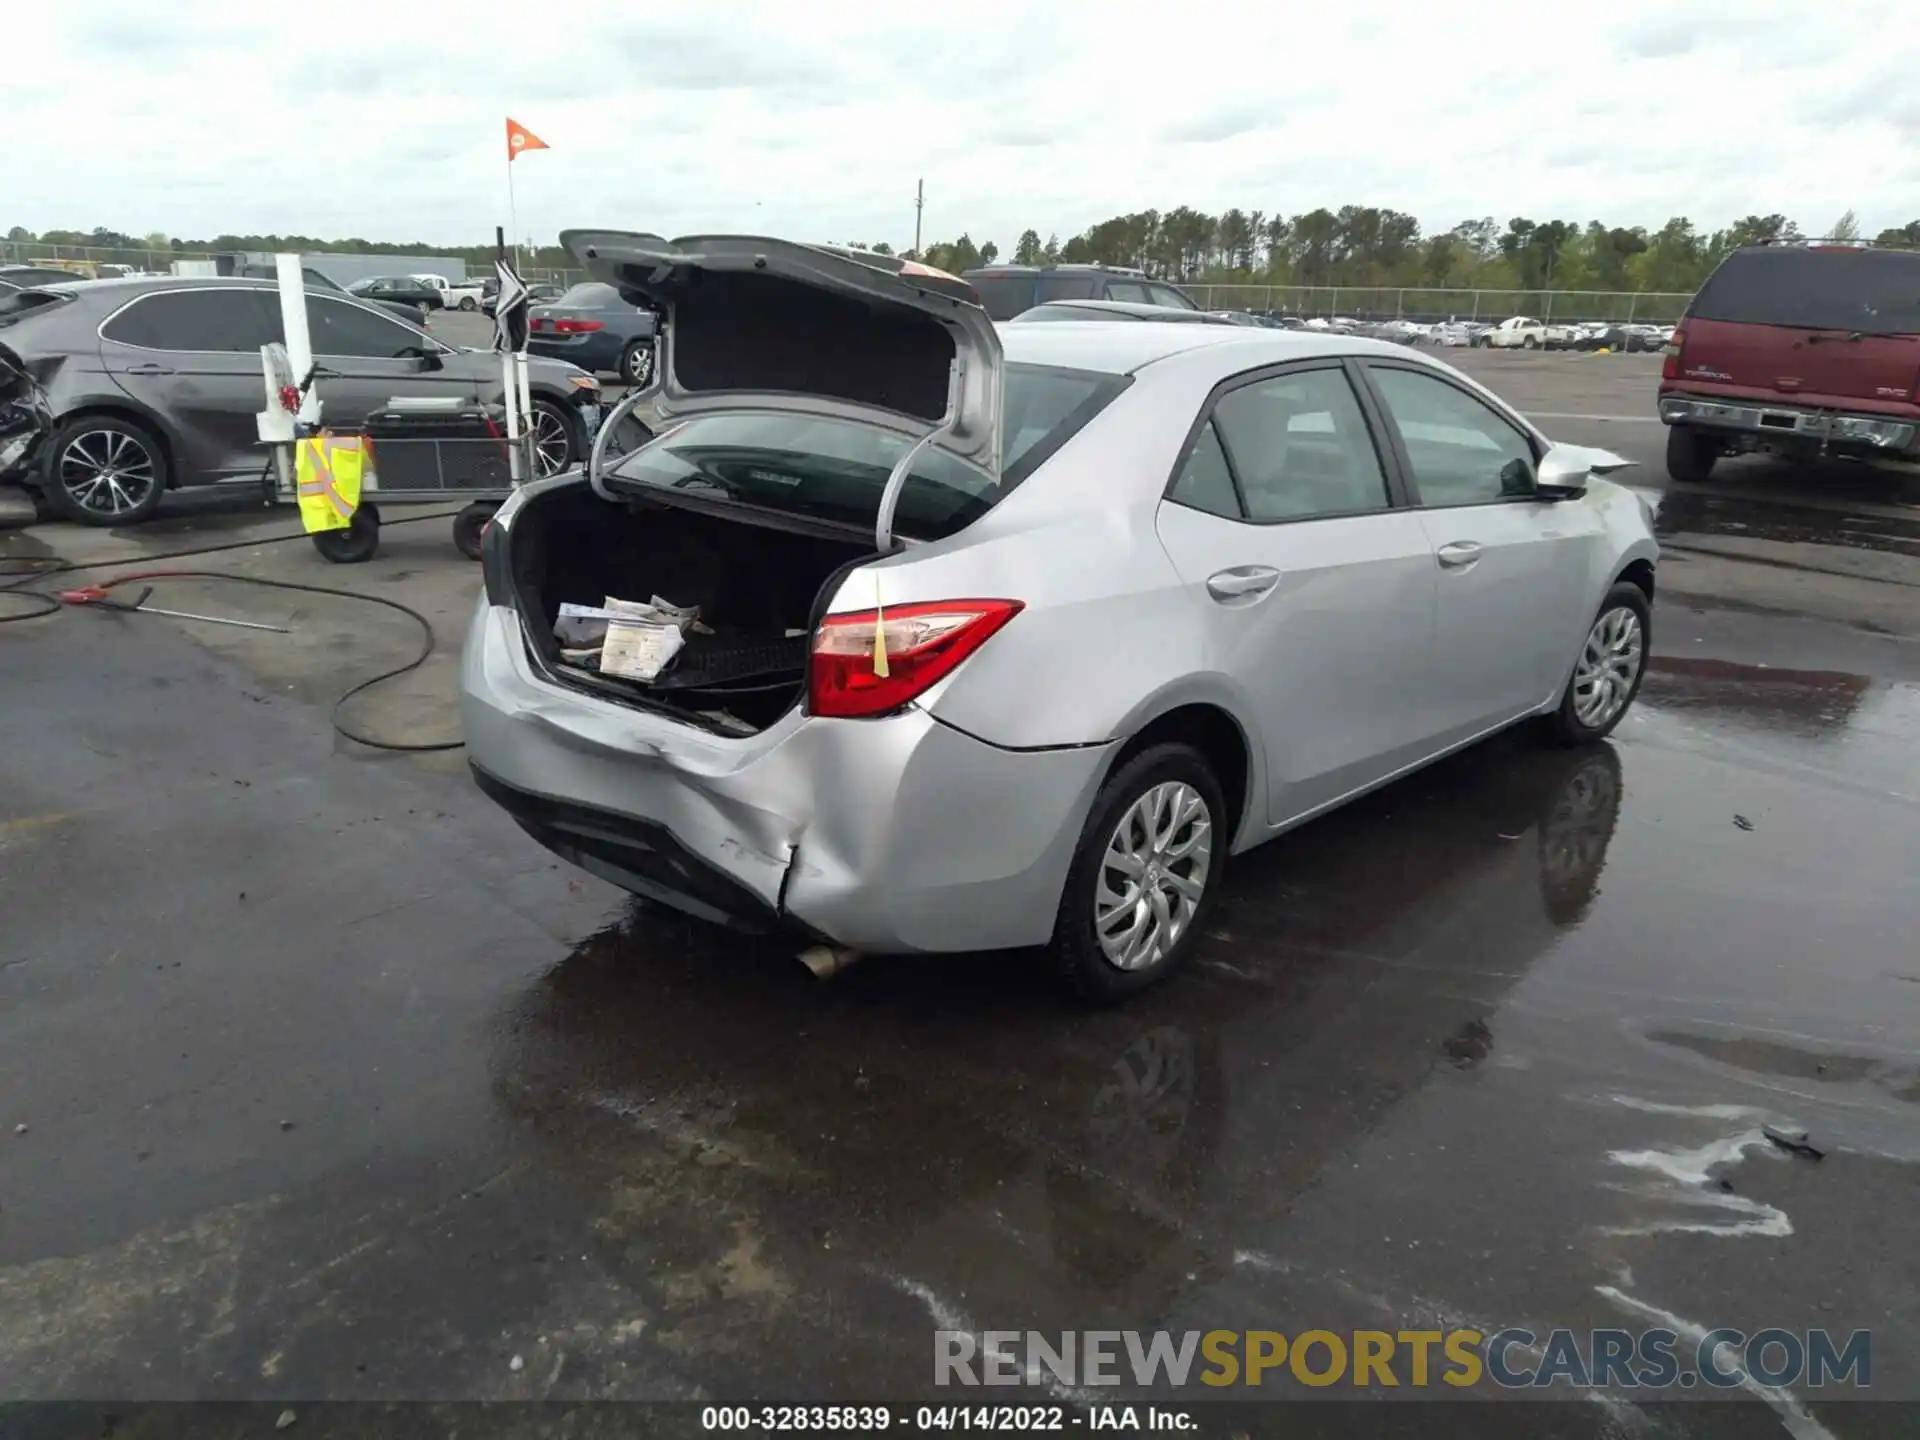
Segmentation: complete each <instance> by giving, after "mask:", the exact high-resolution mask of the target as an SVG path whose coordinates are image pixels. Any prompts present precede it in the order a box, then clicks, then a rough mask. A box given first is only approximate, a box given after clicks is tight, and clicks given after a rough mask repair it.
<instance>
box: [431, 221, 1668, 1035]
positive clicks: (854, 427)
mask: <svg viewBox="0 0 1920 1440" xmlns="http://www.w3.org/2000/svg"><path fill="white" fill-rule="evenodd" d="M563 238H565V239H566V240H567V243H568V244H569V245H570V246H572V248H573V249H574V253H575V254H576V255H577V256H578V257H579V259H580V261H581V263H582V264H583V265H585V266H586V267H587V268H588V269H589V270H590V271H591V272H592V273H594V275H595V276H596V278H597V279H600V280H603V281H605V282H606V283H608V284H611V285H613V286H615V287H616V288H618V289H620V290H621V291H622V293H623V294H624V295H625V296H626V297H627V298H628V299H629V300H630V301H632V302H634V303H645V304H647V305H649V306H651V307H653V308H655V309H657V310H659V311H660V312H662V313H663V314H665V315H666V316H667V317H668V320H667V326H666V339H665V341H664V342H663V349H662V354H661V357H660V361H659V369H658V380H657V381H656V388H655V393H654V395H653V397H652V404H653V406H654V409H655V410H656V412H657V414H658V416H659V417H660V419H661V420H662V422H663V423H664V426H665V428H664V429H663V430H662V433H661V434H660V435H659V437H658V438H657V439H656V440H654V441H653V442H652V443H651V444H649V445H647V446H645V447H643V448H641V449H639V450H637V451H635V452H633V453H630V454H627V455H624V456H621V457H620V458H619V459H618V460H617V461H616V462H613V463H611V464H609V465H606V466H605V467H603V468H599V469H595V470H594V471H593V473H592V474H591V475H590V476H581V475H568V476H562V477H558V478H556V479H553V480H549V481H545V482H542V483H540V484H537V485H534V486H530V487H527V488H526V489H523V490H522V491H520V492H519V493H518V495H517V496H516V497H515V499H514V500H513V501H511V502H509V504H508V505H507V506H506V507H505V508H503V509H502V510H501V511H500V513H499V515H498V516H497V517H496V519H495V523H494V524H493V525H492V526H491V527H490V528H489V531H488V536H487V555H486V564H485V567H484V568H485V572H486V593H485V595H484V596H483V597H482V598H481V600H480V602H479V608H478V612H477V615H476V617H475V620H474V623H473V626H472V629H471V631H470V633H469V638H468V642H467V649H466V654H465V658H464V661H463V664H462V677H461V689H462V714H463V717H464V721H465V727H466V737H467V745H468V754H469V756H470V759H471V762H472V765H473V769H474V773H475V777H476V779H477V781H478V782H479V784H480V785H481V786H482V788H483V789H484V790H485V791H486V792H487V793H488V794H490V795H491V796H493V797H494V798H495V799H496V800H497V801H498V802H499V803H500V804H501V805H503V806H504V807H505V808H506V809H507V810H508V811H510V812H511V813H512V814H513V815H514V816H515V818H516V819H518V820H519V822H520V823H521V825H522V826H523V827H524V828H525V829H527V830H528V831H529V832H530V833H531V834H532V835H533V836H534V837H535V838H537V839H538V840H540V841H541V842H542V843H543V844H545V845H547V846H548V847H550V848H551V849H552V850H554V851H556V852H557V853H559V854H561V855H563V856H565V857H567V858H568V859H571V860H573V861H575V862H576V863H578V864H580V865H582V866H584V867H585V868H587V869H589V870H592V871H593V872H595V873H596V874H599V875H602V876H604V877H606V878H608V879H611V880H613V881H615V882H616V883H618V884H621V885H624V886H626V887H627V888H628V889H630V890H632V891H634V892H636V893H638V894H641V895H645V896H649V897H652V898H654V899H656V900H659V901H662V902H665V903H667V904H670V905H674V906H677V907H679V908H681V909H683V910H687V911H690V912H692V913H694V914H698V915H703V916H706V917H707V918H710V919H714V920H718V921H724V922H727V923H733V924H747V925H753V926H758V927H763V928H773V927H779V928H785V929H788V930H791V931H793V932H795V933H797V934H798V935H801V936H804V937H808V938H809V939H811V940H813V941H815V942H819V941H825V942H828V943H829V944H831V945H833V946H838V947H843V948H845V949H848V950H854V951H873V952H878V951H954V950H979V949H987V948H999V947H1025V946H1034V947H1045V949H1046V950H1047V952H1048V953H1049V954H1050V955H1051V957H1052V960H1053V962H1054V963H1055V964H1056V965H1057V966H1058V967H1059V969H1060V971H1061V972H1062V974H1063V975H1064V976H1065V977H1066V978H1067V979H1068V980H1069V981H1070V982H1071V983H1072V984H1073V985H1074V986H1075V987H1077V988H1078V989H1079V990H1080V991H1081V992H1082V993H1084V994H1086V995H1088V996H1090V997H1094V998H1098V999H1112V998H1116V997H1119V996H1123V995H1125V994H1127V993H1129V992H1132V991H1135V990H1138V989H1139V988H1141V987H1143V986H1145V985H1148V984H1151V983H1153V982H1154V981H1157V980H1159V979H1161V978H1162V977H1164V976H1165V975H1167V974H1168V973H1170V972H1171V971H1172V970H1174V969H1175V968H1176V967H1177V966H1178V965H1179V964H1180V963H1181V961H1182V960H1183V959H1185V958H1186V957H1187V956H1188V954H1189V953H1190V952H1191V950H1192V949H1193V946H1194V943H1195V941H1196V939H1197V937H1198V935H1199V934H1200V932H1201V930H1202V928H1203V927H1204V924H1205V920H1206V914H1207V908H1208V906H1209V905H1210V904H1211V903H1212V901H1213V898H1214V896H1215V895H1216V894H1217V893H1218V891H1219V888H1220V880H1221V874H1222V872H1223V870H1224V869H1225V867H1226V864H1227V861H1228V858H1229V857H1230V856H1231V855H1234V854H1236V853H1238V852H1240V851H1244V850H1247V849H1249V848H1250V847H1252V846H1255V845H1258V844H1260V843H1261V842H1263V841H1265V840H1268V839H1270V838H1272V837H1273V836H1275V835H1278V834H1280V833H1281V832H1283V831H1285V830H1288V829H1290V828H1292V827H1294V826H1296V825H1299V824H1301V823H1302V822H1303V821H1306V820H1308V819H1310V818H1311V817H1313V816H1315V815H1318V814H1321V813H1322V812H1324V811H1326V810H1329V809H1331V808H1333V807H1334V806H1337V805H1339V804H1341V803H1343V802H1344V801H1346V800H1349V799H1351V798H1353V797H1354V796H1356V795H1359V794H1361V793H1363V792H1365V791H1367V790H1370V789H1373V788H1374V787H1376V786H1379V785H1382V784H1385V783H1387V782H1388V781H1390V780H1392V779H1394V778H1395V777H1397V776H1400V775H1404V774H1406V773H1407V772H1409V771H1411V770H1413V769H1415V768H1417V767H1419V766H1422V765H1425V764H1427V763H1429V762H1430V761H1433V760H1435V759H1437V758H1438V757H1440V756H1443V755H1446V754H1448V753H1449V752H1452V751H1455V750H1458V749H1460V748H1461V747H1463V746H1466V745H1470V744H1472V743H1474V742H1475V741H1476V740H1479V739H1480V738H1482V737H1484V736H1486V735H1489V734H1492V733H1493V732H1495V731H1498V730H1501V729H1503V728H1505V727H1507V726H1510V725H1513V724H1515V723H1517V722H1520V721H1524V720H1529V719H1534V718H1538V719H1539V720H1541V721H1542V722H1543V725H1544V728H1546V729H1547V730H1548V731H1550V732H1551V733H1552V734H1553V735H1555V736H1557V737H1558V738H1559V739H1560V740H1561V741H1564V742H1569V743H1591V742H1594V741H1597V740H1599V739H1600V738H1601V737H1602V736H1604V735H1606V734H1607V733H1608V732H1609V731H1610V730H1612V729H1613V727H1614V726H1615V725H1616V724H1618V723H1619V720H1620V718H1621V715H1622V714H1623V713H1624V712H1625V710H1626V708H1627V706H1628V705H1629V704H1630V703H1631V701H1632V700H1633V698H1634V695H1635V693H1636V692H1637V690H1638V687H1639V685H1640V681H1641V677H1642V674H1643V671H1644V667H1645V663H1646V656H1647V643H1648V635H1649V623H1650V607H1651V603H1652V599H1653V591H1654V565H1655V561H1656V558H1657V551H1656V547H1655V544H1654V540H1653V537H1652V534H1651V533H1650V529H1649V524H1648V519H1649V517H1648V514H1647V511H1646V509H1645V508H1644V506H1643V505H1642V503H1641V501H1640V500H1639V499H1638V498H1637V497H1636V496H1635V495H1634V494H1632V493H1631V492H1630V491H1627V490H1625V489H1622V488H1619V487H1616V486H1615V485H1613V484H1611V483H1609V482H1608V481H1606V480H1604V479H1602V478H1600V477H1601V476H1602V475H1603V474H1604V473H1605V472H1607V471H1610V470H1613V469H1615V468H1617V467H1618V466H1620V465H1622V464H1624V463H1625V462H1624V461H1621V460H1619V459H1618V457H1616V456H1613V455H1610V454H1608V453H1606V452H1604V451H1597V450H1588V449H1581V448H1575V447H1569V446H1562V445H1555V444H1554V443H1553V442H1551V441H1550V440H1548V439H1547V437H1546V436H1544V435H1542V434H1541V433H1540V432H1539V431H1537V430H1536V429H1534V427H1533V426H1532V425H1530V424H1529V423H1528V422H1527V421H1526V420H1525V419H1524V418H1522V417H1521V416H1520V415H1518V414H1517V413H1515V412H1514V411H1513V410H1512V409H1511V408H1510V407H1508V406H1507V405H1505V404H1503V403H1502V402H1501V401H1500V400H1499V399H1498V398H1496V397H1495V396H1494V395H1492V394H1490V393H1489V392H1488V391H1486V390H1485V389H1483V388H1482V387H1480V386H1479V385H1477V384H1475V383H1474V382H1473V381H1472V380H1470V379H1468V378H1467V377H1466V376H1464V375H1462V374H1460V373H1459V372H1457V371H1455V370H1453V369H1451V368H1449V367H1448V366H1446V365H1444V364H1441V363H1439V362H1437V361H1435V360H1432V359H1428V358H1425V357H1424V356H1422V355H1421V354H1419V353H1417V352H1414V351H1411V350H1408V349H1406V348H1404V347H1402V346H1398V345H1391V344H1386V343H1381V342H1377V341H1369V340H1362V339H1356V338H1351V337H1345V336H1339V335H1333V334H1326V333H1320V334H1315V333H1312V332H1307V331H1296V332H1283V331H1277V330H1269V329H1265V328H1255V327H1245V326H1239V325H1206V324H1198V325H1196V324H1154V323H1139V324H1112V323H1102V322H1091V323H1077V324H1076V323H1070V322H1056V323H1051V324H1032V325H1027V324H1015V325H1007V326H1004V327H1000V328H998V329H997V330H996V327H995V326H994V325H993V324H992V323H991V322H990V321H989V320H988V319H987V317H986V315H985V313H984V312H983V311H981V310H980V309H979V308H978V307H977V306H974V305H972V304H969V303H967V302H966V301H965V299H964V291H955V290H954V289H953V288H951V286H950V284H949V277H942V276H939V275H937V274H934V273H929V272H926V271H924V270H921V269H919V267H915V266H911V265H902V264H901V263H900V262H898V261H892V262H883V261H881V260H880V258H879V257H871V256H857V255H854V254H852V253H851V252H835V251H829V250H826V249H822V248H818V247H810V246H801V245H794V244H788V243H784V242H781V241H777V240H759V239H743V238H740V237H707V238H695V239H689V240H681V241H667V240H663V239H661V238H659V237H657V236H645V235H630V234H625V233H619V232H614V233H606V232H600V233H586V234H579V233H575V234H570V235H569V236H567V237H563ZM954 283H957V282H954ZM746 334H751V335H752V336H753V338H754V339H755V342H756V347H747V346H743V345H741V344H740V343H738V341H739V338H740V337H741V336H743V335H746ZM1003 347H1004V348H1003ZM650 597H657V598H658V600H660V601H665V602H668V603H669V604H670V605H672V606H674V607H677V608H678V610H680V611H684V610H685V609H687V608H691V607H693V606H698V608H699V613H700V619H701V624H702V627H703V629H704V631H705V633H700V631H697V630H696V631H693V632H689V633H688V634H687V636H686V640H685V645H684V648H681V649H679V650H678V651H677V653H676V654H675V655H674V658H673V659H672V660H671V662H670V663H669V664H667V665H666V666H665V667H652V668H649V666H643V667H641V669H640V670H639V671H636V670H634V669H633V668H632V667H631V666H629V665H627V664H626V663H625V662H624V661H623V662H621V663H618V664H616V663H614V662H613V661H612V660H611V659H610V658H607V659H604V660H603V661H601V662H596V660H595V659H594V656H593V654H592V653H588V652H585V651H583V650H582V649H581V648H580V646H581V644H582V643H583V642H582V641H581V639H580V637H579V635H578V633H577V632H574V633H573V638H572V639H571V640H567V639H564V638H557V637H556V634H555V627H556V621H557V620H558V618H559V615H560V606H561V605H563V604H569V603H570V604H574V605H588V606H595V605H599V604H600V603H601V601H602V600H603V599H604V598H615V599H632V600H635V601H641V602H646V601H649V599H650ZM572 613H573V614H575V615H576V616H577V615H578V614H580V613H581V612H579V611H575V612H572ZM668 618H670V619H671V618H672V616H671V615H669V617H668ZM612 643H613V642H612V641H611V640H609V641H608V642H607V644H608V645H609V646H611V645H612ZM569 647H571V648H569ZM650 664H651V662H649V665H650ZM637 676H644V677H645V678H636V677H637Z"/></svg>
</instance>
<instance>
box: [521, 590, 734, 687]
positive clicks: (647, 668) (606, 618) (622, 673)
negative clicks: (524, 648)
mask: <svg viewBox="0 0 1920 1440" xmlns="http://www.w3.org/2000/svg"><path fill="white" fill-rule="evenodd" d="M699 623H700V607H699V606H697V605H695V606H684V605H675V604H674V603H673V602H672V601H670V600H662V599H661V598H660V597H659V596H658V595H655V596H654V597H653V598H652V599H651V600H647V601H640V600H621V599H618V598H616V597H614V596H612V595H609V596H608V597H607V599H606V603H605V604H604V605H599V606H594V605H571V604H563V605H562V606H561V607H560V614H559V617H558V618H557V619H556V620H555V621H554V626H553V634H554V638H555V639H556V640H558V641H559V642H560V644H561V646H562V647H563V648H562V650H561V655H562V656H563V657H564V658H565V659H567V660H569V661H572V662H574V663H576V664H584V665H587V666H589V667H591V668H594V669H597V670H599V672H600V673H601V674H602V675H614V676H618V677H619V678H621V679H623V680H641V681H647V680H652V679H654V678H655V677H656V676H658V675H659V674H660V672H661V671H662V670H664V669H666V668H667V666H669V665H671V664H672V663H673V658H674V656H676V655H678V654H679V653H680V649H681V647H682V646H683V645H685V644H686V635H687V631H688V630H689V629H692V628H694V627H695V626H698V625H699ZM702 628H704V627H702ZM596 662H597V663H596Z"/></svg>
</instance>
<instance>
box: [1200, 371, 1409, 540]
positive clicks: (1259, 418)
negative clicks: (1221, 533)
mask: <svg viewBox="0 0 1920 1440" xmlns="http://www.w3.org/2000/svg"><path fill="white" fill-rule="evenodd" d="M1213 418H1214V423H1215V424H1216V425H1218V426H1219V427H1220V436H1221V439H1222V441H1223V443H1224V446H1225V449H1226V453H1227V459H1228V461H1229V463H1230V464H1231V465H1232V467H1233V474H1234V475H1235V476H1236V477H1237V478H1238V480H1239V482H1240V494H1241V495H1242V496H1243V497H1244V499H1245V501H1246V507H1247V515H1248V517H1249V518H1250V519H1253V520H1265V521H1274V520H1312V519H1319V518H1324V517H1327V516H1333V515H1354V514H1360V513H1362V512H1365V511H1369V510H1385V509H1386V508H1387V507H1388V505H1389V504H1390V503H1391V501H1390V500H1389V498H1388V495H1387V476H1386V471H1385V470H1384V469H1382V468H1381V465H1380V455H1379V452H1378V451H1376V450H1375V449H1374V444H1373V436H1372V434H1371V433H1370V432H1369V431H1368V429H1367V421H1366V416H1365V415H1364V414H1363V413H1362V412H1361V409H1360V401H1359V399H1358V398H1357V397H1356V396H1355V395H1354V393H1353V385H1352V384H1351V382H1349V381H1348V379H1347V376H1346V372H1345V371H1344V370H1342V369H1340V368H1339V367H1337V366H1332V367H1328V368H1327V369H1324V370H1301V371H1295V372H1293V373H1291V374H1286V375H1275V376H1273V377H1272V378H1270V379H1266V380H1256V381H1254V382H1253V383H1252V384H1250V385H1242V386H1241V387H1240V388H1239V389H1237V390H1231V391H1228V392H1227V393H1226V394H1225V395H1223V396H1221V397H1220V400H1219V402H1218V403H1217V404H1216V405H1215V406H1214V408H1213Z"/></svg>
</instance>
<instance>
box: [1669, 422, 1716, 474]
mask: <svg viewBox="0 0 1920 1440" xmlns="http://www.w3.org/2000/svg"><path fill="white" fill-rule="evenodd" d="M1719 458H1720V442H1719V440H1718V439H1716V438H1715V437H1714V436H1713V435H1711V434H1709V433H1707V432H1706V431H1702V430H1695V429H1694V428H1693V427H1692V426H1690V425H1669V426H1668V427H1667V474H1668V475H1670V476H1672V477H1673V478H1674V479H1675V480H1678V481H1680V482H1681V483H1682V484H1687V485H1697V484H1698V483H1699V482H1701V481H1702V480H1705V479H1706V478H1707V477H1708V476H1709V475H1711V474H1713V466H1714V462H1715V461H1717V460H1718V459H1719Z"/></svg>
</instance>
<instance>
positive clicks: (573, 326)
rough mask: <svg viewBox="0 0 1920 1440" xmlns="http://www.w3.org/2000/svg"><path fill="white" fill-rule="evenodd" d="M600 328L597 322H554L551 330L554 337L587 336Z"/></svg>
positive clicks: (599, 323)
mask: <svg viewBox="0 0 1920 1440" xmlns="http://www.w3.org/2000/svg"><path fill="white" fill-rule="evenodd" d="M600 328H601V322H600V321H598V320H556V321H554V322H553V330H554V333H555V334H556V335H587V334H591V333H592V332H593V331H595V330H598V329H600Z"/></svg>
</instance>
